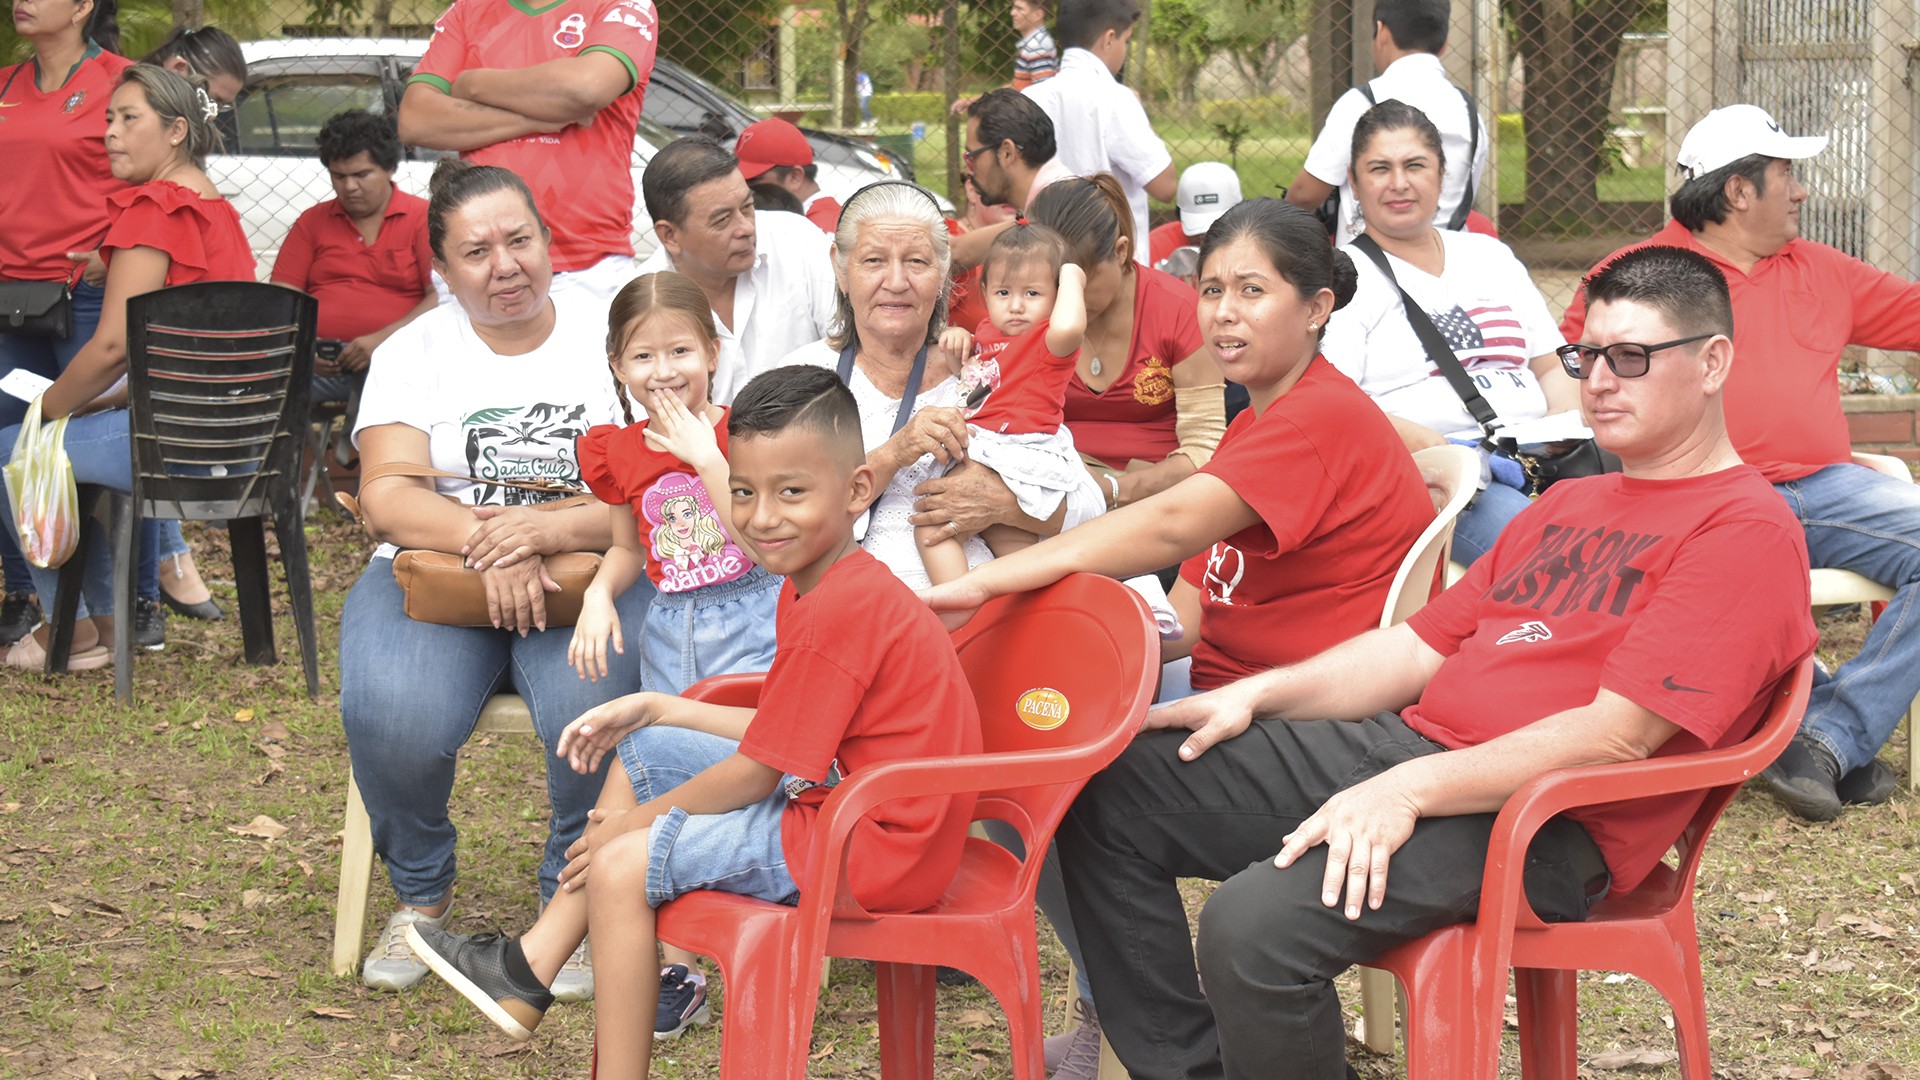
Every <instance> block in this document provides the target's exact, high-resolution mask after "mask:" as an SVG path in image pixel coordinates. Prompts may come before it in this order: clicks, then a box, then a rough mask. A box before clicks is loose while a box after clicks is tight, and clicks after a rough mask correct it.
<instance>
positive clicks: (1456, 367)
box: [1353, 233, 1500, 438]
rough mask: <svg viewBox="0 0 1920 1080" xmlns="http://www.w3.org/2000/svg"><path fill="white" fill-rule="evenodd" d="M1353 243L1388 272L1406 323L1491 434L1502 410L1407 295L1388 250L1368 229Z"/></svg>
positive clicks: (1461, 398)
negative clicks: (1489, 399) (1482, 392)
mask: <svg viewBox="0 0 1920 1080" xmlns="http://www.w3.org/2000/svg"><path fill="white" fill-rule="evenodd" d="M1353 246H1354V247H1356V248H1359V249H1360V250H1361V251H1363V252H1365V253H1366V256H1367V258H1369V259H1372V260H1373V265H1375V266H1377V267H1379V268H1380V272H1381V273H1382V274H1385V275H1386V278H1387V281H1388V283H1390V284H1391V285H1392V286H1393V287H1394V288H1395V289H1397V290H1399V292H1400V305H1401V306H1402V307H1404V308H1406V311H1407V325H1408V326H1411V327H1413V335H1414V336H1415V337H1417V338H1419V339H1420V345H1421V347H1422V348H1424V349H1426V350H1427V358H1428V359H1429V360H1432V361H1433V363H1434V366H1435V367H1437V368H1439V369H1440V374H1442V375H1444V376H1446V379H1447V385H1448V386H1451V387H1453V392H1454V393H1456V394H1458V395H1460V401H1461V403H1462V404H1464V405H1466V407H1467V413H1468V414H1469V415H1470V416H1472V417H1473V420H1474V423H1476V424H1479V425H1480V428H1481V430H1482V431H1485V432H1486V433H1487V435H1488V437H1489V438H1491V437H1492V435H1493V428H1494V426H1495V425H1497V424H1498V423H1499V422H1500V417H1499V414H1497V413H1495V412H1494V411H1493V406H1492V405H1489V404H1487V399H1486V398H1484V397H1482V396H1481V395H1480V387H1479V386H1477V385H1475V383H1474V381H1473V376H1471V375H1468V374H1467V369H1466V368H1464V367H1461V366H1460V358H1459V357H1457V356H1455V355H1454V354H1453V347H1452V346H1451V345H1448V344H1447V339H1446V338H1445V337H1444V336H1442V335H1441V333H1440V328H1439V327H1437V326H1435V325H1433V319H1432V317H1431V316H1429V315H1428V314H1427V312H1426V309H1424V308H1422V307H1421V306H1420V305H1419V304H1416V303H1414V301H1413V297H1411V296H1408V295H1407V290H1406V288H1405V287H1403V286H1402V285H1401V284H1400V279H1399V278H1397V277H1394V276H1393V267H1391V266H1389V265H1387V253H1386V252H1384V251H1381V250H1380V245H1379V244H1377V243H1375V242H1374V239H1373V237H1371V236H1368V235H1367V234H1365V233H1361V234H1360V235H1359V236H1356V237H1354V238H1353Z"/></svg>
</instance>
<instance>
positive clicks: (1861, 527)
mask: <svg viewBox="0 0 1920 1080" xmlns="http://www.w3.org/2000/svg"><path fill="white" fill-rule="evenodd" d="M1773 488H1774V490H1775V491H1778V492H1779V493H1780V494H1781V496H1782V497H1784V498H1785V499H1786V500H1787V505H1788V506H1789V507H1790V508H1792V510H1793V514H1794V516H1795V517H1797V518H1799V519H1800V524H1801V525H1802V526H1804V527H1805V528H1806V530H1807V556H1808V558H1809V560H1810V561H1811V562H1812V564H1813V565H1814V566H1816V567H1824V568H1828V569H1835V570H1851V571H1853V572H1854V573H1856V574H1859V575H1861V576H1862V577H1867V578H1872V579H1873V580H1874V581H1877V582H1879V583H1881V584H1882V585H1887V586H1891V587H1892V588H1893V589H1894V590H1895V591H1894V594H1893V599H1892V600H1890V601H1888V602H1887V609H1886V611H1885V612H1883V613H1882V614H1881V616H1880V618H1879V621H1877V622H1875V623H1874V624H1873V629H1872V630H1870V631H1868V632H1867V640H1866V641H1864V642H1862V643H1861V645H1860V651H1859V653H1857V654H1855V656H1854V658H1853V659H1852V660H1850V661H1848V662H1847V663H1845V664H1843V665H1841V668H1840V670H1839V672H1838V673H1836V674H1835V675H1834V677H1833V678H1831V679H1829V680H1826V681H1825V682H1822V683H1821V684H1820V685H1818V686H1815V687H1814V688H1813V694H1812V696H1811V697H1809V698H1808V699H1807V714H1806V717H1805V719H1803V720H1802V721H1801V722H1800V731H1801V733H1802V734H1804V735H1806V736H1807V737H1809V738H1811V739H1813V740H1814V741H1816V742H1818V743H1819V744H1820V745H1822V746H1824V747H1826V748H1827V749H1828V750H1829V751H1831V752H1832V754H1833V756H1834V758H1835V759H1836V760H1837V761H1839V762H1840V768H1841V771H1842V772H1843V773H1846V772H1851V771H1853V770H1854V769H1857V768H1859V767H1860V766H1862V765H1865V764H1866V763H1867V762H1869V761H1871V760H1873V757H1874V755H1875V754H1877V753H1879V752H1880V747H1881V746H1883V745H1884V744H1885V743H1886V741H1887V738H1888V737H1889V736H1891V735H1892V734H1893V729H1894V728H1896V727H1898V726H1899V725H1900V717H1902V716H1904V715H1905V714H1906V711H1907V707H1908V706H1909V705H1911V704H1912V703H1913V698H1914V695H1915V693H1916V692H1920V633H1916V632H1915V630H1916V627H1909V626H1908V625H1907V620H1909V619H1917V618H1920V613H1916V611H1915V596H1916V593H1920V486H1916V485H1914V484H1907V483H1902V482H1900V481H1899V480H1896V479H1894V478H1893V477H1890V476H1883V475H1881V474H1880V473H1877V472H1874V471H1873V470H1872V469H1868V468H1865V467H1863V466H1859V465H1853V464H1846V465H1829V466H1827V467H1826V468H1824V469H1821V470H1820V471H1819V472H1817V473H1814V474H1813V475H1811V476H1803V477H1801V478H1800V479H1798V480H1789V481H1788V482H1786V483H1784V484H1775V485H1773Z"/></svg>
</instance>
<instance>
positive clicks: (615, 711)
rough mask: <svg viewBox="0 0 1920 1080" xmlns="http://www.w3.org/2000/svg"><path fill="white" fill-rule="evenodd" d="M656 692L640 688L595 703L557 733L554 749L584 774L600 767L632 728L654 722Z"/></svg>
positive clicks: (578, 771)
mask: <svg viewBox="0 0 1920 1080" xmlns="http://www.w3.org/2000/svg"><path fill="white" fill-rule="evenodd" d="M659 696H660V695H658V694H650V693H646V692H644V691H642V692H641V693H638V694H627V695H624V696H622V697H617V698H614V699H613V700H612V701H609V702H607V703H606V704H604V705H595V706H594V707H593V708H591V709H588V710H587V711H586V712H584V713H581V714H580V717H579V718H578V719H576V720H575V721H574V722H573V723H571V724H568V725H567V727H566V730H564V731H562V732H561V733H560V742H559V744H558V745H557V746H555V747H554V751H553V752H554V753H555V754H556V755H557V756H559V757H563V758H566V759H567V764H569V765H571V766H573V771H574V772H577V773H580V774H581V775H585V774H587V773H591V772H593V771H594V770H595V769H598V768H599V767H600V761H601V759H602V758H605V757H606V756H607V751H609V750H611V749H613V748H614V747H615V746H618V745H619V744H620V740H621V739H624V738H626V737H627V734H628V733H629V732H632V731H637V730H639V729H640V728H643V727H646V726H647V725H648V724H651V723H653V721H654V719H655V715H656V712H657V708H656V699H658V698H659Z"/></svg>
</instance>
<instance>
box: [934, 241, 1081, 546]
mask: <svg viewBox="0 0 1920 1080" xmlns="http://www.w3.org/2000/svg"><path fill="white" fill-rule="evenodd" d="M1066 255H1067V245H1066V241H1064V240H1063V239H1061V237H1060V234H1059V233H1056V232H1054V231H1053V230H1052V229H1049V228H1047V227H1046V226H1044V225H1033V224H1028V223H1025V222H1022V223H1020V224H1017V225H1015V226H1013V227H1012V228H1010V229H1007V230H1006V231H1005V232H1002V233H1001V234H1000V235H999V236H997V237H995V238H994V241H993V246H992V247H991V248H989V249H988V250H987V258H986V261H985V263H983V264H982V266H981V274H980V280H981V283H982V285H983V287H984V291H985V294H986V295H985V297H984V299H985V301H986V305H987V318H986V319H985V320H984V321H982V322H981V323H980V326H979V329H978V330H976V331H975V333H974V334H969V333H967V331H965V330H964V329H961V328H960V327H957V326H955V327H948V328H947V330H946V332H945V333H943V334H941V335H940V349H941V351H942V352H943V353H944V354H945V355H946V357H947V361H948V363H949V365H952V366H953V368H954V370H955V373H956V374H957V375H959V376H960V379H961V381H962V382H963V383H965V384H967V385H968V386H970V387H971V388H972V389H973V392H972V393H971V394H970V395H969V401H974V400H976V399H978V396H979V395H980V394H981V393H983V392H984V393H985V395H986V397H985V399H984V400H981V401H979V402H978V408H976V409H974V410H973V411H972V412H971V413H970V414H969V415H968V417H967V456H968V457H969V458H970V459H972V460H974V461H977V462H979V463H980V464H982V465H984V466H986V467H987V468H989V469H992V470H993V471H994V472H996V473H998V474H999V475H1000V479H1001V480H1002V481H1004V482H1005V483H1006V485H1007V487H1008V489H1010V490H1011V491H1012V492H1013V494H1014V498H1015V499H1016V500H1018V502H1019V504H1020V510H1021V512H1022V513H1024V514H1026V515H1027V516H1028V517H1031V518H1033V519H1034V520H1036V521H1046V520H1047V519H1048V518H1051V517H1052V516H1053V515H1054V513H1055V512H1056V511H1058V510H1059V509H1060V504H1061V502H1062V501H1063V500H1064V499H1065V498H1066V495H1067V492H1069V491H1072V490H1073V489H1074V487H1076V486H1077V485H1078V484H1079V482H1080V478H1081V477H1082V475H1084V473H1085V469H1084V468H1083V467H1082V466H1081V464H1080V456H1079V454H1077V453H1076V452H1075V451H1074V448H1073V437H1072V436H1071V435H1070V434H1068V432H1067V431H1066V429H1065V428H1063V427H1062V426H1061V422H1062V420H1063V419H1064V416H1065V412H1066V406H1065V401H1066V394H1067V383H1068V382H1069V381H1071V380H1072V379H1073V371H1074V366H1075V365H1076V364H1078V363H1079V360H1080V339H1081V337H1082V336H1084V335H1085V333H1086V329H1087V298H1086V288H1087V275H1086V272H1085V271H1083V270H1081V269H1080V267H1078V266H1076V265H1074V264H1073V263H1070V262H1067V261H1066ZM976 335H977V336H976ZM976 346H977V347H976ZM914 531H915V534H916V537H917V538H918V539H919V541H920V559H921V562H922V563H924V564H925V565H926V568H927V576H928V577H930V578H932V579H933V581H934V583H935V584H938V583H940V582H943V581H952V580H953V579H954V578H957V577H959V576H960V575H962V574H964V573H966V572H967V556H966V551H965V548H964V546H963V545H964V542H965V540H966V537H967V534H966V533H962V532H959V531H958V529H957V528H955V527H953V526H952V525H950V524H949V525H937V526H930V525H922V526H919V527H917V528H916V529H915V530H914ZM980 538H981V539H982V540H985V541H986V543H987V546H988V547H989V548H991V549H992V550H993V553H994V554H995V555H996V556H998V555H1005V554H1007V553H1008V552H1010V551H1017V550H1019V549H1020V548H1023V547H1026V546H1028V545H1029V544H1032V543H1033V542H1034V541H1035V540H1037V539H1038V537H1037V536H1035V535H1034V534H1033V533H1032V532H1029V531H1027V530H1024V529H1020V528H1017V527H1015V526H1012V525H1006V524H996V525H990V526H988V527H987V528H985V529H983V530H981V533H980Z"/></svg>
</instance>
